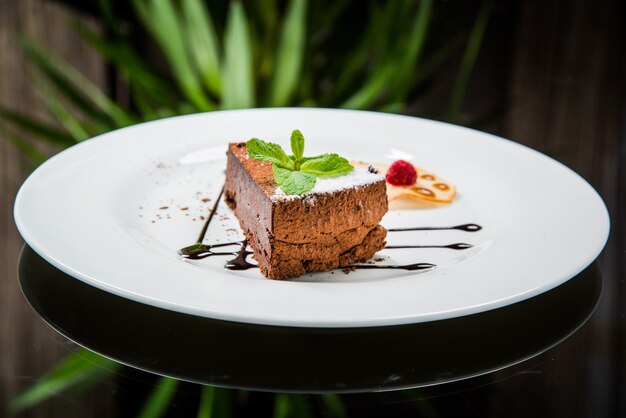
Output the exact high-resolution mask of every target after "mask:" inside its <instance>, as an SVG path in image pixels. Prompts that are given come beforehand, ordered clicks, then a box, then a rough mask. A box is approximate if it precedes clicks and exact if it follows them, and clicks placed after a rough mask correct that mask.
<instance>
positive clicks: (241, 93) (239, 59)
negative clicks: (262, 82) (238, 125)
mask: <svg viewBox="0 0 626 418" xmlns="http://www.w3.org/2000/svg"><path fill="white" fill-rule="evenodd" d="M222 81H223V88H222V107H223V108H224V109H237V108H246V107H253V106H254V103H255V99H254V79H253V76H252V50H251V48H250V39H249V31H248V22H247V19H246V14H245V12H244V10H243V6H242V5H241V3H240V2H238V1H236V2H233V3H231V4H230V9H229V12H228V21H227V23H226V34H225V37H224V63H223V66H222Z"/></svg>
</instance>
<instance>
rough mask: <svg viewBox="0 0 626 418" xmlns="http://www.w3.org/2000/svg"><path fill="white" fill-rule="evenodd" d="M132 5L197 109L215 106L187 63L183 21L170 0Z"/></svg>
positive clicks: (149, 0) (188, 62)
mask: <svg viewBox="0 0 626 418" xmlns="http://www.w3.org/2000/svg"><path fill="white" fill-rule="evenodd" d="M146 2H147V3H148V4H146ZM133 5H134V7H135V10H136V11H137V14H138V15H139V17H140V19H141V21H142V23H143V24H144V25H145V26H146V28H148V30H149V31H150V33H151V34H152V36H153V37H154V39H155V40H156V41H157V43H158V44H159V46H160V47H161V50H162V51H163V53H164V54H165V57H166V58H167V60H168V62H169V64H170V67H171V69H172V72H173V73H174V77H175V79H176V81H177V83H178V85H179V86H180V88H181V90H182V91H183V93H184V94H185V96H186V97H187V98H188V99H189V100H190V101H191V102H192V103H193V104H194V105H195V106H196V107H197V108H198V110H201V111H208V110H213V109H214V108H215V106H214V105H213V104H212V103H211V101H210V100H209V98H208V97H207V96H206V94H205V93H204V90H203V89H202V83H201V81H200V79H199V77H198V74H197V73H196V72H195V71H194V67H193V66H192V65H191V60H190V58H189V56H188V53H187V48H186V47H185V42H184V38H183V33H182V27H183V26H184V24H183V22H181V20H180V19H179V17H178V14H177V12H176V10H175V9H174V6H173V4H172V2H171V1H162V0H133Z"/></svg>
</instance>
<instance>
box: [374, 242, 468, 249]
mask: <svg viewBox="0 0 626 418" xmlns="http://www.w3.org/2000/svg"><path fill="white" fill-rule="evenodd" d="M401 248H450V249H451V250H467V249H468V248H472V244H465V243H463V242H457V243H456V244H448V245H387V246H386V247H385V249H386V250H397V249H401Z"/></svg>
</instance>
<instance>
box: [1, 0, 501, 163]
mask: <svg viewBox="0 0 626 418" xmlns="http://www.w3.org/2000/svg"><path fill="white" fill-rule="evenodd" d="M492 3H493V2H492V1H491V0H485V1H484V2H483V6H482V8H481V9H480V10H479V12H478V14H477V17H476V20H475V23H474V25H473V28H472V29H471V30H470V31H468V32H467V31H466V32H463V30H461V29H459V30H458V33H455V34H453V35H450V34H449V33H445V32H443V31H442V30H441V26H442V25H436V24H434V23H433V22H435V21H436V20H437V18H438V19H439V21H442V20H445V16H443V17H442V16H436V15H435V14H434V10H435V8H434V5H433V0H420V1H416V0H394V1H383V0H371V1H369V2H358V1H356V0H352V1H350V0H335V1H330V0H318V1H316V2H315V3H314V4H313V3H311V2H310V1H309V0H288V1H278V0H264V1H246V2H239V1H231V2H211V3H210V5H211V8H214V9H215V10H213V9H211V8H209V7H208V4H209V3H208V2H203V1H202V0H176V1H175V0H166V1H163V0H133V1H132V6H133V10H134V16H135V20H134V21H136V22H138V23H136V24H134V25H133V24H129V23H128V22H125V21H122V20H120V19H118V18H117V17H116V15H115V10H114V8H113V6H112V4H111V2H110V1H109V0H99V4H100V10H101V20H102V22H103V25H104V27H105V30H104V31H103V33H99V32H96V31H94V30H93V29H90V28H88V27H87V26H85V25H83V24H80V23H74V24H73V26H74V28H75V29H76V31H77V32H78V33H79V34H80V35H81V36H82V37H83V38H84V39H85V40H86V41H88V42H89V43H90V44H91V45H92V46H93V47H94V48H95V49H96V50H97V51H99V53H100V54H101V55H102V56H103V58H104V59H105V60H106V61H107V62H108V63H110V64H111V66H112V67H113V69H114V72H115V74H116V75H117V76H118V77H119V78H121V79H122V80H123V86H124V89H125V90H126V91H127V94H128V100H124V103H125V105H121V104H119V103H117V102H116V101H115V100H113V99H112V98H111V97H110V96H109V95H108V94H107V93H106V92H104V91H102V90H101V89H99V88H98V87H97V86H96V85H94V84H93V83H92V82H91V81H90V80H88V79H87V78H86V77H84V76H83V75H82V74H81V73H80V71H78V70H77V69H76V68H75V67H73V66H71V65H69V64H68V63H67V62H65V61H64V60H62V59H60V58H59V57H58V56H56V55H55V54H54V53H52V52H51V51H46V50H43V49H42V48H41V47H40V46H38V45H36V44H35V43H33V42H31V41H29V40H28V39H22V40H21V44H22V46H23V50H24V52H25V53H26V54H27V55H28V57H29V58H30V61H31V62H32V63H33V64H34V67H35V69H36V77H35V86H36V88H37V91H38V93H39V94H40V95H41V97H42V100H43V101H44V102H45V103H46V105H47V107H48V109H49V111H50V113H51V114H52V116H53V118H54V120H55V121H56V123H46V122H42V121H40V120H38V119H35V118H33V117H31V116H27V115H22V114H17V113H15V112H13V111H11V110H9V109H7V108H0V121H1V122H2V124H1V125H0V129H2V134H3V135H2V136H3V137H5V138H6V139H7V140H9V141H10V142H12V143H13V144H15V145H16V146H17V147H18V148H19V149H20V150H21V151H22V152H23V153H24V155H26V156H28V157H29V158H30V159H31V160H32V161H33V162H35V163H40V162H42V161H43V160H44V159H45V158H46V156H45V155H43V154H42V153H41V152H40V151H39V148H38V147H36V146H35V145H34V143H33V141H38V140H41V141H44V142H47V143H50V144H54V145H55V146H56V147H60V148H63V147H67V146H71V145H73V144H75V143H78V142H80V141H82V140H85V139H87V138H90V137H92V136H95V135H98V134H100V133H104V132H107V131H110V130H113V129H117V128H120V127H124V126H128V125H132V124H135V123H138V122H141V121H147V120H153V119H158V118H163V117H168V116H174V115H180V114H186V113H195V112H203V111H212V110H219V109H237V108H247V107H268V106H317V107H329V108H338V107H339V108H350V109H369V110H380V111H386V112H402V111H403V110H404V109H405V107H406V106H407V104H408V103H409V101H414V100H416V99H418V98H419V95H420V91H421V90H420V88H421V87H422V85H423V84H424V83H425V82H426V81H427V80H428V79H429V77H432V76H433V74H436V72H437V70H438V69H440V68H441V67H442V66H444V65H446V64H448V62H449V58H450V57H451V56H452V55H453V54H455V53H457V54H458V53H460V52H461V49H463V48H464V49H465V52H464V54H463V59H462V61H461V64H460V66H459V69H458V77H457V79H456V81H455V83H454V85H453V89H452V92H451V96H450V104H449V109H448V111H447V112H446V114H445V115H441V116H440V118H445V119H447V120H450V121H452V122H456V121H458V119H459V113H460V108H461V105H462V102H463V98H464V95H465V91H466V87H467V84H468V82H469V78H470V75H471V73H472V69H473V67H474V64H475V61H476V56H477V53H478V50H479V49H480V45H481V42H482V37H483V34H484V30H485V27H486V25H487V22H488V18H489V13H490V11H491V8H492ZM442 34H443V35H445V36H441V35H442ZM155 62H157V64H155Z"/></svg>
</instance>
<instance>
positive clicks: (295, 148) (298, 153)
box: [290, 129, 304, 161]
mask: <svg viewBox="0 0 626 418" xmlns="http://www.w3.org/2000/svg"><path fill="white" fill-rule="evenodd" d="M290 142H291V152H292V153H293V156H294V158H295V159H296V161H300V159H301V158H302V154H304V136H303V135H302V132H300V131H299V130H298V129H294V130H293V132H292V133H291V139H290Z"/></svg>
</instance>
